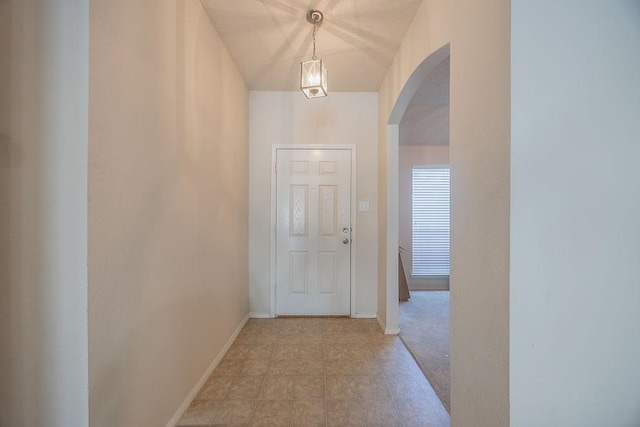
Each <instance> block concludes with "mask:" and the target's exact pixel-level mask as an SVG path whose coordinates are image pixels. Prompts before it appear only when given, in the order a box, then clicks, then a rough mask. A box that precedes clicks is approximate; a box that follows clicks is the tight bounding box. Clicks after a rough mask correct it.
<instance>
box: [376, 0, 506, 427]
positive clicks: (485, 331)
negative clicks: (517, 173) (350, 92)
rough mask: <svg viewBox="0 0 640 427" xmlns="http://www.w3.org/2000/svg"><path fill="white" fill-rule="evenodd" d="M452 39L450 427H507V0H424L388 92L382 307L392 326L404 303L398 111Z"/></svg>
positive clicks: (383, 116) (382, 158) (383, 120)
mask: <svg viewBox="0 0 640 427" xmlns="http://www.w3.org/2000/svg"><path fill="white" fill-rule="evenodd" d="M449 42H450V43H451V46H450V52H451V146H450V164H451V171H452V228H451V229H452V236H451V238H452V241H451V256H452V259H451V339H452V340H451V374H452V378H451V380H452V383H451V407H452V414H451V416H452V425H453V426H467V425H474V426H504V425H508V423H509V349H508V345H509V335H508V334H509V326H508V322H509V315H508V314H509V128H510V127H509V125H510V121H509V120H510V119H509V117H510V110H509V95H510V93H509V84H510V76H509V69H510V64H509V60H510V51H509V42H510V2H509V1H508V0H491V1H488V2H476V1H472V0H456V1H454V2H446V1H436V0H425V1H424V2H423V3H422V5H421V6H420V8H419V9H418V13H417V14H416V17H415V18H414V21H413V23H412V24H411V28H410V29H409V31H408V32H407V35H406V37H405V39H404V41H403V43H402V46H401V49H400V51H399V52H398V55H397V57H396V59H395V60H394V63H393V65H392V67H391V69H390V70H389V73H388V74H387V77H386V78H385V80H384V82H383V84H382V86H381V88H380V92H379V96H380V113H379V117H380V121H379V132H380V138H379V140H380V145H379V151H378V153H379V190H380V191H379V193H378V198H379V200H380V206H379V210H380V212H381V213H380V221H379V224H380V227H379V234H380V245H381V246H380V250H379V260H380V262H379V267H380V272H379V281H380V283H379V295H381V298H380V302H379V310H380V311H384V312H385V313H386V315H387V319H386V320H387V323H388V324H390V323H391V322H393V321H394V317H395V318H397V303H396V302H395V300H393V299H392V298H390V297H393V296H394V294H393V292H394V287H393V286H390V287H387V286H386V281H389V282H392V281H393V280H394V279H395V277H397V273H396V272H395V271H393V264H392V263H389V264H388V263H387V259H389V260H391V256H393V253H394V252H393V251H394V248H393V246H394V244H395V243H396V242H394V241H392V240H391V239H392V238H394V237H397V236H393V230H394V228H393V225H394V220H395V221H397V218H394V217H393V215H394V209H393V208H391V209H389V211H388V214H387V215H388V216H386V217H385V214H384V212H385V211H386V209H387V206H391V207H392V206H397V197H396V196H395V195H394V194H393V193H392V192H389V193H388V192H387V188H395V186H397V177H398V171H397V168H398V159H397V151H398V149H397V145H396V144H397V131H398V129H397V126H395V125H393V124H395V123H399V119H400V117H397V113H398V105H399V104H403V103H404V105H406V104H407V103H408V101H409V99H410V98H409V99H407V96H409V97H410V96H411V95H412V93H411V90H415V89H416V88H417V85H419V83H420V81H415V79H412V78H411V75H412V73H413V72H414V70H416V68H417V67H418V65H420V64H421V63H422V61H423V60H424V59H425V58H427V57H429V56H430V55H431V54H432V53H434V52H436V50H437V49H439V48H440V47H441V46H445V45H446V44H447V43H449ZM470 70H472V72H471V71H470ZM398 101H400V103H398ZM394 106H395V109H394ZM388 124H392V126H388ZM387 142H389V143H387ZM394 176H395V179H394ZM389 225H390V226H389ZM395 226H396V227H397V223H396V224H395ZM388 230H389V231H390V233H389V236H390V240H389V245H388V248H387V247H386V246H387V242H386V238H387V237H386V236H387V231H388ZM396 289H397V288H396ZM396 292H397V291H396ZM385 293H386V295H385ZM384 297H386V300H383V298H384Z"/></svg>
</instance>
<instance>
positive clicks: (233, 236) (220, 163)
mask: <svg viewBox="0 0 640 427" xmlns="http://www.w3.org/2000/svg"><path fill="white" fill-rule="evenodd" d="M90 19H91V21H90V22H91V39H90V48H91V50H90V52H91V54H90V69H91V74H90V85H91V86H90V87H91V94H90V110H89V112H90V115H89V117H90V120H89V124H90V126H89V193H88V197H89V202H88V218H89V386H90V402H89V403H90V420H91V425H92V426H136V427H142V426H149V427H151V426H154V427H155V426H161V425H166V423H167V422H169V420H170V419H171V417H172V416H173V415H174V413H175V412H176V410H177V409H178V408H179V407H180V405H181V404H182V403H183V401H184V400H185V398H186V397H187V395H188V394H189V392H190V391H191V390H192V388H193V387H194V385H195V384H196V383H197V382H198V380H199V379H200V378H201V376H202V375H203V374H204V373H205V371H206V370H207V368H208V367H209V365H210V364H211V362H212V361H213V360H214V359H215V358H216V357H217V356H218V355H219V353H220V351H221V350H222V349H223V347H224V345H225V343H226V342H227V340H228V339H229V338H230V336H231V335H232V334H233V332H234V330H235V329H236V327H237V326H238V325H239V324H241V322H242V320H243V318H244V317H245V316H246V315H247V314H248V311H249V305H248V275H247V262H248V261H247V257H248V255H247V252H248V243H247V242H248V236H247V221H248V219H247V211H248V170H247V165H248V129H247V124H248V117H247V114H248V93H247V89H246V87H245V84H244V82H243V80H242V78H241V76H240V74H239V73H238V71H237V69H236V67H235V66H234V64H233V62H232V60H231V58H230V56H229V54H228V53H227V51H226V49H225V47H224V45H223V44H222V42H221V40H220V39H219V37H218V35H217V33H216V31H215V30H214V28H213V26H212V25H211V23H210V21H209V19H208V17H207V16H206V14H205V13H204V10H203V8H202V6H201V4H200V2H199V1H198V0H180V1H175V0H160V1H158V0H144V1H136V2H131V1H125V0H93V1H92V2H91V16H90Z"/></svg>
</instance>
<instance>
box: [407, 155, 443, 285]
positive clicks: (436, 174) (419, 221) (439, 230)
mask: <svg viewBox="0 0 640 427" xmlns="http://www.w3.org/2000/svg"><path fill="white" fill-rule="evenodd" d="M449 188H450V184H449V167H448V166H434V167H416V168H414V169H413V189H412V200H413V208H412V220H413V229H412V240H413V257H412V261H413V266H412V272H411V274H412V275H413V276H448V275H449V193H450V191H449Z"/></svg>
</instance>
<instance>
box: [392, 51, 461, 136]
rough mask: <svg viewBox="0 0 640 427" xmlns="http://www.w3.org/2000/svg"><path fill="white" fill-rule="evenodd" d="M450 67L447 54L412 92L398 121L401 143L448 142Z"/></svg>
mask: <svg viewBox="0 0 640 427" xmlns="http://www.w3.org/2000/svg"><path fill="white" fill-rule="evenodd" d="M449 68H450V60H449V57H446V58H445V59H444V60H442V62H440V63H439V64H438V65H436V67H435V68H434V69H433V71H431V73H429V75H428V76H427V78H426V79H425V80H424V82H422V84H421V85H420V87H419V88H418V90H417V91H416V93H415V95H413V98H412V99H411V102H410V103H409V106H408V107H407V109H406V110H405V113H404V116H402V120H401V121H400V145H449Z"/></svg>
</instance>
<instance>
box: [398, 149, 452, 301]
mask: <svg viewBox="0 0 640 427" xmlns="http://www.w3.org/2000/svg"><path fill="white" fill-rule="evenodd" d="M399 160H400V168H399V171H398V242H399V244H400V246H402V248H403V249H405V250H406V252H405V253H403V254H402V264H403V266H404V269H405V273H406V275H407V282H408V284H409V289H410V290H425V289H427V290H430V289H448V288H449V280H448V279H441V278H421V277H411V268H412V265H413V263H412V256H413V239H412V237H411V233H412V229H413V228H412V223H413V221H412V219H411V218H412V209H413V204H412V202H411V199H412V181H413V168H414V167H415V166H434V165H439V166H444V165H448V164H449V147H448V146H409V145H405V146H400V148H399Z"/></svg>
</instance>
